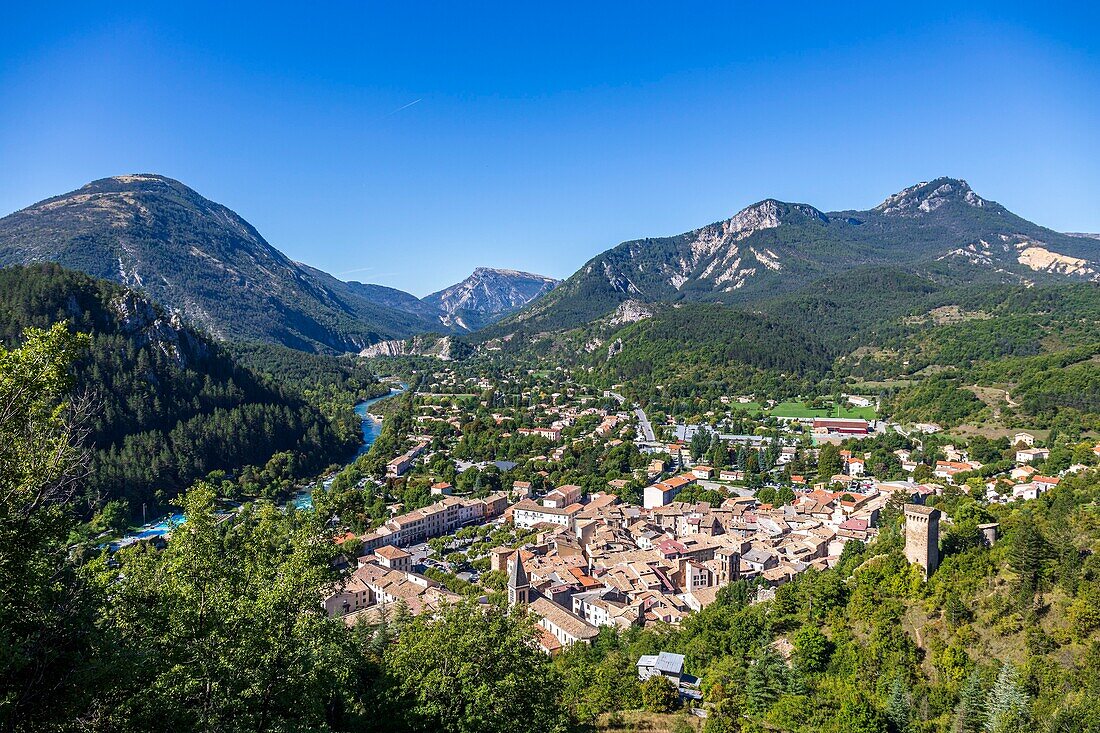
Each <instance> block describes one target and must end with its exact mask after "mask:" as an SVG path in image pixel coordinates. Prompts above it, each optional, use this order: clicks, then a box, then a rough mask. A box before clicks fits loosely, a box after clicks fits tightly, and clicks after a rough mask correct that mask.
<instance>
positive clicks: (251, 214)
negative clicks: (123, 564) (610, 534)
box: [0, 1, 1100, 295]
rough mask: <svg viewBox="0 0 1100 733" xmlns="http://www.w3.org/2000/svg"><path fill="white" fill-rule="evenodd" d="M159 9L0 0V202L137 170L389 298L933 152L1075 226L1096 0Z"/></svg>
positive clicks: (911, 164)
mask: <svg viewBox="0 0 1100 733" xmlns="http://www.w3.org/2000/svg"><path fill="white" fill-rule="evenodd" d="M168 5H169V4H168V3H155V2H142V3H140V4H135V5H133V6H130V4H128V3H123V2H109V3H80V4H74V5H68V4H66V3H49V4H38V3H5V4H4V8H3V10H0V213H7V212H10V211H14V210H16V209H18V208H21V207H23V206H26V205H28V204H31V203H33V202H35V201H37V200H39V199H42V198H45V197H47V196H50V195H53V194H57V193H61V192H64V191H68V190H71V189H74V188H77V187H79V186H80V185H82V184H84V183H86V182H87V181H89V180H92V179H95V178H102V177H104V176H109V175H116V174H120V173H131V172H156V173H162V174H165V175H168V176H171V177H173V178H177V179H179V180H181V181H183V182H184V183H186V184H188V185H190V186H192V187H193V188H195V189H197V190H198V191H199V192H200V193H202V194H203V195H205V196H207V197H209V198H212V199H214V200H215V201H219V202H221V203H224V204H226V205H227V206H229V207H230V208H232V209H234V210H235V211H237V212H239V213H240V214H241V215H242V216H244V217H245V218H246V219H248V220H249V221H251V222H252V223H253V224H254V225H255V226H256V227H257V228H258V229H259V230H260V232H261V233H262V234H263V235H264V236H265V237H266V238H267V239H268V241H270V242H271V243H272V244H273V245H275V246H276V247H278V248H280V249H282V250H283V251H284V252H286V253H287V254H289V255H290V256H291V257H293V258H295V259H299V260H302V261H305V262H308V263H309V264H311V265H315V266H317V267H320V268H323V269H325V270H328V271H330V272H333V273H335V274H338V275H340V276H341V277H343V278H345V279H360V280H364V281H370V282H378V283H382V284H386V285H392V286H395V287H400V288H403V289H406V290H409V291H411V292H413V293H415V294H417V295H423V294H425V293H428V292H430V291H432V290H435V289H437V288H439V287H442V286H444V285H447V284H450V283H452V282H455V281H457V280H459V279H461V278H462V277H464V276H465V275H466V274H468V272H469V271H470V269H471V268H473V267H474V266H477V265H490V266H498V267H513V268H519V269H525V270H531V271H534V272H539V273H544V274H548V275H555V276H559V277H564V276H567V275H569V274H570V273H572V272H573V271H574V270H576V269H577V268H578V267H579V266H580V265H581V264H583V263H584V262H585V261H586V260H587V259H588V258H590V257H591V256H593V255H595V254H596V253H598V252H600V251H602V250H604V249H606V248H608V247H610V246H613V245H614V244H616V243H618V242H620V241H622V240H625V239H631V238H635V237H641V236H656V235H661V234H675V233H678V232H681V231H685V230H688V229H691V228H694V227H696V226H700V225H703V224H706V223H709V222H711V221H715V220H718V219H721V218H725V217H727V216H729V215H731V214H733V213H734V212H736V211H737V210H738V209H740V208H741V207H743V206H745V205H747V204H750V203H752V202H754V201H757V200H759V199H762V198H766V197H769V196H774V197H776V198H780V199H785V200H794V201H805V202H808V203H812V204H814V205H816V206H818V207H819V208H822V209H827V210H828V209H839V208H865V207H869V206H872V205H874V204H876V203H877V202H878V201H879V200H881V199H882V198H884V197H885V196H886V195H887V194H889V193H891V192H893V191H895V190H897V189H900V188H902V187H904V186H906V185H908V184H910V183H914V182H916V181H919V180H926V179H929V178H933V177H936V176H939V175H951V176H957V177H962V178H966V179H967V180H969V181H970V183H971V185H972V186H973V187H974V188H975V190H977V191H978V192H979V193H980V194H982V195H983V196H985V197H987V198H991V199H995V200H997V201H1000V202H1001V203H1003V204H1005V205H1007V206H1008V207H1009V208H1011V209H1012V210H1014V211H1016V212H1017V213H1019V214H1021V215H1023V216H1025V217H1027V218H1030V219H1032V220H1034V221H1037V222H1039V223H1041V224H1045V225H1048V226H1051V227H1054V228H1057V229H1063V230H1084V231H1100V32H1098V30H1100V11H1097V10H1095V9H1091V8H1090V7H1087V6H1094V5H1095V4H1094V3H1085V2H1080V1H1079V2H1076V3H1066V4H1061V3H1058V2H1044V3H1035V4H1034V5H1033V6H1032V9H1030V10H1029V9H1024V6H1021V5H1017V4H1014V3H1006V2H996V3H985V2H970V3H930V2H925V3H883V2H875V3H868V4H863V3H857V2H845V3H825V2H814V3H805V4H804V5H803V4H799V3H764V2H754V3H743V2H714V3H706V4H700V5H695V4H692V3H684V2H676V3H667V4H664V5H663V6H661V5H657V4H653V5H650V4H648V3H644V2H641V3H640V2H632V3H624V4H622V5H612V4H610V3H606V4H605V3H592V2H588V3H577V4H570V3H563V2H556V3H542V4H540V6H541V7H540V8H529V7H526V8H525V7H523V6H525V5H534V4H533V3H516V2H511V3H506V4H505V3H502V4H499V5H493V4H490V3H477V4H476V8H466V7H460V6H461V5H465V4H464V3H456V2H445V3H439V4H431V5H429V4H417V3H412V2H390V3H381V2H358V3H349V4H347V5H346V6H343V7H338V6H336V5H334V4H330V5H329V6H328V7H325V8H323V9H322V8H320V7H318V8H317V9H315V10H310V11H302V10H294V9H289V8H288V9H282V8H280V7H278V6H277V4H273V3H263V4H257V5H255V6H253V7H245V4H244V3H227V2H220V3H217V4H210V5H206V4H201V3H187V2H178V3H171V4H170V5H171V7H167V6H168ZM470 5H472V6H473V5H475V4H474V3H471V4H470ZM158 6H165V7H158ZM832 6H843V7H842V8H834V7H832Z"/></svg>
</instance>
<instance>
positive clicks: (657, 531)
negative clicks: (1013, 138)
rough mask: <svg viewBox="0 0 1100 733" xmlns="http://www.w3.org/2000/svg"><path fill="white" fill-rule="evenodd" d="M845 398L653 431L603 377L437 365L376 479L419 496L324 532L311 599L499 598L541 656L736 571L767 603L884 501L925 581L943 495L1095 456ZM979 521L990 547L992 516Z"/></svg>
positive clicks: (1021, 482) (831, 557)
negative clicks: (527, 625)
mask: <svg viewBox="0 0 1100 733" xmlns="http://www.w3.org/2000/svg"><path fill="white" fill-rule="evenodd" d="M841 399H842V400H843V401H844V403H845V404H846V405H847V406H848V408H850V409H853V410H855V409H858V410H860V411H861V413H860V414H862V415H864V417H853V416H844V417H828V416H823V415H820V414H810V415H802V416H778V417H777V416H774V415H772V416H768V417H766V418H765V417H763V416H759V415H758V416H757V417H755V418H752V417H748V416H747V414H746V413H745V411H744V410H743V409H741V405H743V404H744V403H746V402H748V401H749V398H747V397H741V398H736V397H735V398H732V399H729V400H723V403H724V404H727V405H729V406H730V407H729V411H728V412H727V413H725V414H717V413H714V412H712V413H711V415H710V416H709V417H710V418H711V421H712V422H711V424H710V425H698V424H683V423H677V422H675V421H674V420H672V419H666V421H665V422H663V423H661V424H658V425H656V426H654V425H652V424H651V423H650V420H649V419H648V417H647V416H646V413H645V411H644V410H643V409H642V408H640V407H639V406H637V405H633V406H631V405H628V404H627V403H626V400H625V398H624V397H623V396H622V395H621V394H619V393H618V392H617V391H616V390H615V389H608V390H598V389H595V388H586V387H584V386H582V385H580V384H578V383H576V382H574V381H573V380H572V379H570V378H568V376H567V375H561V374H557V375H549V374H542V375H538V374H535V373H524V374H518V375H512V376H500V377H499V378H498V379H496V380H489V379H486V378H481V377H467V378H465V379H464V378H462V377H461V376H460V375H459V374H458V373H457V372H456V371H455V370H454V369H453V368H446V367H439V368H437V369H436V370H435V372H434V373H433V374H432V375H431V377H430V381H428V382H427V383H426V384H425V385H424V386H423V387H422V388H421V389H420V390H419V391H418V392H416V393H414V394H410V395H409V402H408V404H407V406H406V408H405V409H407V410H409V411H410V415H411V416H412V418H413V419H412V420H408V421H406V424H408V425H409V426H411V427H410V430H409V432H408V433H407V434H404V435H402V436H401V445H402V447H403V448H407V450H405V451H404V452H402V453H401V454H400V455H397V456H395V457H393V458H391V459H390V460H388V462H387V463H386V464H385V472H384V478H381V477H380V478H379V479H378V480H376V481H374V482H373V483H375V484H377V485H378V488H379V490H384V491H387V492H389V494H390V495H391V496H392V495H397V494H400V495H403V496H406V497H408V496H416V495H419V496H422V497H427V499H425V500H424V501H425V503H424V505H423V506H419V507H417V508H413V509H409V508H408V507H407V506H403V505H402V504H400V503H393V504H391V505H390V507H389V508H390V510H391V512H392V513H391V516H389V517H388V518H386V519H385V520H384V521H381V522H379V523H378V524H377V526H372V527H370V528H369V529H368V530H367V531H362V532H358V533H356V532H350V531H346V532H344V533H342V534H341V535H340V536H339V537H338V541H339V542H342V543H344V545H345V546H346V547H347V548H348V550H349V552H348V557H347V566H348V573H347V578H346V583H344V584H343V585H342V586H341V587H338V588H335V589H333V591H332V592H331V594H330V595H329V596H327V597H326V598H325V600H324V603H325V608H326V610H327V611H328V613H329V614H330V615H335V616H342V617H343V618H344V619H345V621H346V622H347V623H348V624H355V623H359V622H363V623H368V624H369V623H377V622H378V621H379V620H381V619H385V618H387V617H388V616H390V615H392V614H394V613H398V612H399V613H402V614H412V615H416V614H422V613H436V612H438V610H439V609H440V607H441V605H443V604H448V603H456V602H458V601H459V600H461V599H463V598H475V599H477V600H478V601H479V602H481V603H488V602H489V601H490V598H491V597H492V595H493V594H494V593H500V594H504V597H506V599H507V602H508V603H509V604H511V605H517V604H518V605H522V606H524V607H526V608H527V609H528V610H529V611H530V612H531V613H533V614H534V615H535V616H536V617H537V619H538V623H539V642H538V643H539V646H540V647H541V648H542V649H543V650H544V651H545V652H546V653H548V654H556V653H558V652H559V651H561V650H562V649H563V648H566V647H568V646H571V645H573V644H578V643H580V644H585V643H589V642H590V641H591V640H592V639H594V638H595V637H596V635H597V634H598V632H599V629H600V627H604V626H608V627H614V628H617V629H620V630H624V629H628V628H631V627H646V626H654V625H661V624H670V625H677V624H679V623H681V622H682V621H683V620H684V619H685V618H686V617H687V616H688V615H690V614H692V613H694V612H698V611H700V610H701V609H703V608H705V607H707V606H708V605H710V604H712V603H714V602H715V600H716V599H717V598H718V597H719V594H720V593H721V592H722V589H723V588H724V587H726V586H728V585H729V584H731V583H733V582H735V581H739V580H743V581H746V582H748V583H749V584H750V587H751V588H752V589H753V594H754V595H753V601H754V602H759V601H764V600H767V599H769V598H772V597H773V596H774V594H775V591H776V589H777V588H779V587H781V586H783V585H784V584H786V583H789V582H790V581H791V580H792V579H793V578H795V577H796V576H797V575H798V574H800V573H803V572H806V571H807V570H811V569H812V570H817V571H820V570H824V569H826V568H829V567H833V566H835V565H836V564H837V562H838V561H839V559H840V558H841V557H842V555H843V554H844V552H845V547H846V545H848V544H849V543H852V542H856V543H860V546H862V545H864V544H866V543H870V542H871V541H873V540H874V539H875V537H876V536H877V533H878V531H879V527H880V525H881V523H882V521H883V519H884V517H885V516H887V515H889V514H890V513H891V512H893V516H899V515H904V522H905V528H906V542H905V544H906V548H905V549H906V556H907V557H908V558H909V559H910V561H911V562H912V563H914V564H916V565H918V566H919V567H920V569H921V572H922V573H923V575H924V576H925V577H927V576H928V575H929V574H931V573H933V572H935V570H936V567H937V565H938V557H939V555H938V542H939V537H940V532H941V526H940V525H941V521H944V520H941V512H940V511H939V510H937V509H935V508H934V505H935V504H936V503H937V501H938V500H939V499H940V498H942V497H943V496H944V494H945V492H946V493H948V494H955V495H958V494H960V493H963V494H967V495H969V496H970V497H973V498H974V499H975V500H977V501H979V502H981V503H1006V502H1013V501H1019V500H1027V499H1033V498H1035V497H1036V496H1038V495H1040V494H1042V493H1043V492H1045V491H1047V490H1049V489H1050V488H1051V487H1053V486H1056V485H1057V484H1058V483H1059V481H1060V476H1061V475H1065V474H1067V473H1073V472H1079V471H1082V470H1085V469H1086V468H1087V467H1088V466H1089V465H1093V464H1095V462H1096V460H1097V458H1100V446H1090V447H1089V450H1088V451H1087V452H1084V453H1082V452H1080V451H1078V453H1076V454H1074V456H1073V458H1074V459H1080V462H1077V461H1075V462H1073V463H1069V464H1067V465H1062V466H1058V465H1055V464H1053V463H1051V461H1050V458H1051V454H1052V450H1051V449H1050V448H1048V447H1044V446H1042V445H1041V444H1040V441H1039V440H1038V439H1037V438H1036V436H1035V435H1033V434H1032V433H1029V432H1024V431H1020V432H1017V433H1015V434H1013V435H1012V436H1011V437H1007V436H1006V437H1005V438H1002V439H1000V440H999V441H989V440H983V441H979V440H975V441H974V443H975V445H976V446H978V448H979V449H980V451H981V453H982V455H980V456H979V455H976V454H975V452H976V451H973V450H971V449H969V448H967V447H965V446H961V445H959V446H956V445H955V444H953V443H951V442H946V441H945V440H944V439H943V438H942V436H941V435H940V434H939V433H940V430H939V427H938V426H936V425H929V424H921V425H899V424H895V423H892V422H889V421H884V420H878V419H876V418H875V417H873V416H871V415H869V414H868V413H869V412H870V413H872V414H873V413H874V410H875V404H876V400H875V398H874V397H868V396H859V395H844V396H842V397H841ZM832 409H833V411H834V412H837V413H839V412H841V410H840V409H838V408H837V407H836V405H832ZM735 423H736V424H737V426H738V427H739V432H737V433H731V432H725V430H726V429H727V428H728V427H729V426H731V425H733V424H735ZM647 438H648V439H647ZM659 438H664V440H659ZM895 445H896V446H898V447H893V446H895ZM1059 452H1060V453H1064V452H1065V451H1064V450H1060V451H1059ZM501 456H504V457H506V458H507V460H503V459H502V458H501ZM1059 460H1062V457H1059ZM1063 463H1064V461H1063ZM608 465H611V466H612V467H611V468H610V469H609V468H607V466H608ZM470 472H473V473H474V474H476V478H475V479H474V480H472V481H471V480H470V479H469V478H468V476H469V473H470ZM513 477H514V478H513ZM369 484H371V482H370V481H369V480H368V479H362V481H361V485H363V486H367V485H369ZM414 485H421V486H425V485H426V486H427V487H428V490H427V492H423V491H421V492H419V494H417V493H416V492H410V491H409V489H408V487H410V486H414ZM401 486H404V487H405V488H404V490H401V489H400V488H399V487H401ZM386 487H388V488H386ZM460 487H462V488H460ZM947 521H949V520H947ZM345 529H346V528H345ZM978 529H979V531H980V533H981V541H982V542H983V543H985V544H986V545H987V546H992V545H993V544H994V543H995V542H996V540H997V534H998V525H997V524H996V523H995V522H985V523H981V524H979V526H978Z"/></svg>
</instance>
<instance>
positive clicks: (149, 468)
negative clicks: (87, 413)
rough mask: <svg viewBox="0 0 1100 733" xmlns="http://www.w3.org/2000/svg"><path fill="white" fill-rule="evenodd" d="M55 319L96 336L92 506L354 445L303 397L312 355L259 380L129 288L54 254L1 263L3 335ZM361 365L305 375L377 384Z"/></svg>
mask: <svg viewBox="0 0 1100 733" xmlns="http://www.w3.org/2000/svg"><path fill="white" fill-rule="evenodd" d="M55 323H67V324H68V325H69V327H70V328H71V329H72V330H74V331H78V332H82V333H87V334H89V335H90V346H89V349H88V351H87V353H86V354H84V355H83V356H82V357H81V358H80V359H79V361H78V362H77V367H76V390H77V393H79V394H86V395H87V397H88V398H89V399H90V401H91V404H92V408H93V409H92V411H91V420H90V423H89V424H88V425H87V427H88V429H89V431H90V433H89V436H88V442H89V444H90V445H92V446H94V448H95V451H94V456H93V461H92V468H91V471H92V472H91V475H90V477H89V479H88V481H87V482H86V486H85V490H84V495H83V497H82V498H83V499H84V500H86V502H87V504H88V505H90V506H92V507H95V506H99V505H102V504H103V503H104V502H107V501H110V500H114V499H122V500H125V501H126V502H128V503H129V506H130V509H131V510H132V511H140V506H141V504H142V503H145V504H148V507H149V509H150V510H151V511H155V510H156V508H157V507H158V506H160V505H163V503H165V502H167V501H169V500H170V499H171V498H172V497H174V496H175V495H176V493H177V492H179V491H180V490H182V489H184V488H186V487H187V486H190V485H191V483H192V482H193V481H195V480H196V479H198V478H201V477H203V476H206V475H207V474H208V473H209V472H211V471H214V470H233V471H237V470H239V469H241V468H243V467H245V466H255V467H264V466H265V465H267V467H268V469H269V472H271V473H272V475H271V476H269V477H268V478H275V477H276V476H277V477H278V478H277V481H286V480H288V479H293V478H294V477H295V476H299V475H305V474H307V473H310V472H316V471H318V470H320V469H322V468H324V467H325V466H326V465H327V464H329V463H332V462H334V461H337V460H339V459H341V458H343V457H344V456H346V455H348V453H349V452H350V451H352V450H354V447H355V445H356V443H357V439H358V438H357V435H358V434H357V432H356V425H355V424H354V423H353V422H352V423H348V422H341V421H340V420H337V419H336V411H335V410H334V411H333V414H332V416H331V417H326V415H324V414H322V410H321V409H320V407H318V406H317V405H318V404H321V403H320V402H319V401H318V402H316V403H311V402H307V400H306V399H304V398H303V396H302V395H301V388H302V387H303V386H304V385H305V383H306V381H307V380H306V378H305V377H304V376H302V374H303V371H309V370H311V369H312V371H313V372H316V371H317V369H318V367H317V366H315V365H314V366H311V365H305V366H303V367H299V368H298V370H297V371H294V370H292V368H291V367H292V365H293V364H295V363H297V362H298V361H300V359H301V358H306V357H310V355H308V354H301V355H299V357H297V358H294V357H291V358H290V359H289V360H287V357H283V358H284V361H283V362H282V363H281V364H280V365H279V366H278V368H277V369H275V370H273V371H278V372H279V373H280V374H281V375H282V376H281V378H280V379H281V381H275V380H273V379H264V378H261V377H260V376H258V375H257V374H256V373H255V372H253V371H252V370H250V369H248V368H246V367H244V366H241V365H240V364H238V363H237V362H236V361H235V360H234V358H233V357H232V356H231V354H230V353H229V352H228V351H227V350H226V348H225V347H224V346H222V345H221V344H219V343H217V342H215V341H211V340H210V339H208V338H207V337H205V336H203V335H201V334H199V333H197V332H195V331H193V330H191V329H190V328H188V327H187V326H185V325H183V324H182V323H181V322H180V320H179V318H178V317H176V316H173V315H168V314H166V313H165V312H164V311H162V310H161V309H160V307H159V306H157V305H155V304H154V303H152V302H150V301H149V300H147V299H146V298H145V297H143V296H142V295H139V294H137V293H135V292H133V291H130V290H127V289H125V288H122V287H120V286H117V285H114V284H111V283H108V282H106V281H104V280H97V279H94V278H91V277H88V276H87V275H83V274H80V273H76V272H72V271H69V270H65V269H62V268H61V267H59V266H57V265H53V264H42V265H33V266H29V267H9V268H5V269H2V270H0V343H3V344H5V345H8V346H11V345H13V344H17V343H19V342H20V340H21V338H22V335H23V333H24V331H25V330H26V329H27V328H28V327H38V328H48V327H49V326H51V325H53V324H55ZM242 348H243V347H242ZM277 348H278V347H274V346H268V347H254V350H253V352H252V353H251V360H252V361H253V363H254V364H257V365H262V364H270V363H272V362H273V361H274V359H275V358H276V356H277V354H273V353H271V351H270V350H274V349H277ZM255 349H265V351H263V352H262V353H256V352H255ZM290 353H291V354H294V353H295V352H290ZM311 358H313V359H323V358H329V359H331V358H332V357H321V356H312V357H311ZM357 368H358V367H355V368H353V367H351V366H349V367H348V370H349V371H348V372H347V373H344V372H339V373H337V374H334V375H332V376H331V378H325V379H324V380H320V382H321V384H320V385H318V384H317V382H318V380H315V379H310V380H309V382H310V384H313V385H315V386H314V388H315V389H320V388H322V387H323V385H324V384H325V383H327V384H329V385H330V390H331V391H333V392H335V391H336V390H337V389H344V390H347V389H355V390H357V391H361V392H370V391H373V390H374V389H376V385H375V381H374V379H373V377H371V376H370V375H369V374H368V373H366V372H365V370H361V371H358V372H357V371H352V370H353V369H357ZM295 375H297V376H295ZM295 379H297V382H294V381H292V380H295ZM273 456H278V458H277V459H276V460H275V462H274V463H272V464H270V465H268V464H269V461H271V460H272V457H273Z"/></svg>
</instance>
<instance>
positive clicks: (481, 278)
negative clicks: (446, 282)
mask: <svg viewBox="0 0 1100 733" xmlns="http://www.w3.org/2000/svg"><path fill="white" fill-rule="evenodd" d="M557 284H558V281H557V280H555V279H554V278H552V277H546V276H544V275H535V274H533V273H530V272H520V271H518V270H502V269H495V268H491V267H479V268H477V269H475V270H474V271H473V274H471V275H470V276H469V277H468V278H466V279H465V280H463V281H462V282H460V283H458V284H456V285H452V286H451V287H449V288H444V289H443V290H440V291H438V292H435V293H432V294H431V295H427V296H425V297H424V298H423V302H424V303H427V304H430V305H433V306H435V307H436V308H437V309H438V310H439V311H441V312H442V313H443V314H444V315H443V316H442V318H443V319H444V323H446V324H447V325H455V326H458V327H460V328H462V329H464V330H468V331H476V330H477V329H478V328H481V327H482V326H484V325H486V324H487V323H491V322H492V321H495V320H497V319H499V318H501V317H503V316H505V315H507V314H509V313H511V312H513V311H515V310H518V309H519V308H522V307H523V306H525V305H527V304H528V303H530V302H532V301H534V300H536V299H538V298H540V297H541V296H543V295H545V294H546V293H548V292H550V291H551V290H553V289H554V287H555V286H557Z"/></svg>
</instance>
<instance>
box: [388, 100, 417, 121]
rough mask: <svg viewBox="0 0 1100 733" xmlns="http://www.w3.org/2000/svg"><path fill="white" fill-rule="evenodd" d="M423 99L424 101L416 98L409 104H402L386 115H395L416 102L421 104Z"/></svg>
mask: <svg viewBox="0 0 1100 733" xmlns="http://www.w3.org/2000/svg"><path fill="white" fill-rule="evenodd" d="M423 101H424V100H423V99H414V100H413V101H411V102H409V103H408V104H405V105H402V106H400V107H398V108H397V109H395V110H394V111H393V112H390V113H389V114H388V115H386V117H389V116H390V115H395V114H397V113H398V112H400V111H401V110H403V109H408V108H409V107H411V106H413V105H414V104H419V103H420V102H423Z"/></svg>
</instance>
